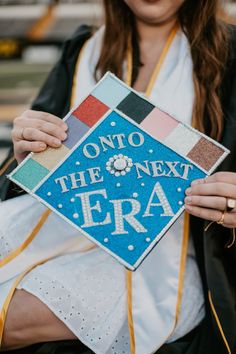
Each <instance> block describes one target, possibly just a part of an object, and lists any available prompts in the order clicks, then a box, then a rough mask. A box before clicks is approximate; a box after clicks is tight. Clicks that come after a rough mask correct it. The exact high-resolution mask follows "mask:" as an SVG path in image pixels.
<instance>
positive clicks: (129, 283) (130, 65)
mask: <svg viewBox="0 0 236 354" xmlns="http://www.w3.org/2000/svg"><path fill="white" fill-rule="evenodd" d="M178 28H179V27H178V26H177V25H176V26H174V28H173V29H172V31H171V32H170V34H169V37H168V39H167V41H166V44H165V46H164V48H163V51H162V53H161V56H160V58H159V60H158V62H157V64H156V67H155V69H154V71H153V74H152V76H151V79H150V81H149V83H148V86H147V89H146V92H145V96H146V97H149V96H150V95H151V92H152V89H153V86H154V84H155V82H156V80H157V78H158V75H159V73H160V71H161V68H162V65H163V63H164V61H165V58H166V56H167V54H168V52H169V49H170V47H171V44H172V43H173V40H174V38H175V36H176V33H177V31H178ZM132 71H133V62H132V46H131V40H129V45H128V51H127V74H126V84H127V85H129V86H131V82H132ZM184 228H185V226H184ZM187 244H188V242H187ZM186 253H187V251H186V250H185V257H182V259H183V258H184V259H186ZM182 256H183V255H182ZM183 268H185V261H183ZM126 272H127V274H126V288H127V307H128V310H127V311H128V327H129V335H130V354H135V352H136V350H135V331H134V323H133V315H132V271H130V270H126ZM183 272H184V269H181V274H182V273H183ZM180 278H181V279H183V278H184V276H183V275H182V276H181V277H180ZM181 286H183V280H182V281H181ZM179 297H180V299H179ZM181 297H182V289H181V291H179V294H178V301H177V304H178V305H177V307H178V308H177V309H176V318H177V317H178V316H177V313H178V314H179V309H180V305H181ZM176 321H177V320H176Z"/></svg>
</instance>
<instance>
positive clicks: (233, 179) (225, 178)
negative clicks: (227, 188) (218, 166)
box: [191, 172, 236, 186]
mask: <svg viewBox="0 0 236 354" xmlns="http://www.w3.org/2000/svg"><path fill="white" fill-rule="evenodd" d="M213 182H224V183H229V184H236V173H235V172H216V173H214V174H213V175H211V176H208V177H206V178H201V179H197V180H195V181H193V182H192V184H191V186H192V185H195V184H204V183H213Z"/></svg>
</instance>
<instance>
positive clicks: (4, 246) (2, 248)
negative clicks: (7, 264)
mask: <svg viewBox="0 0 236 354" xmlns="http://www.w3.org/2000/svg"><path fill="white" fill-rule="evenodd" d="M12 250H13V248H12V245H11V244H10V243H9V240H8V239H6V238H5V237H4V235H3V234H2V233H1V231H0V260H2V259H4V258H5V257H6V256H7V255H8V254H9V253H11V252H12Z"/></svg>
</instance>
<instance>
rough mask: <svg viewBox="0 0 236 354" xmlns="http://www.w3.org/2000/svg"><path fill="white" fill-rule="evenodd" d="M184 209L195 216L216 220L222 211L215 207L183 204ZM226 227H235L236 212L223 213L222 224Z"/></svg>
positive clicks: (220, 216)
mask: <svg viewBox="0 0 236 354" xmlns="http://www.w3.org/2000/svg"><path fill="white" fill-rule="evenodd" d="M185 209H186V211H187V212H188V213H189V214H191V215H194V216H197V217H199V218H201V219H204V220H209V221H215V222H218V221H219V220H220V219H221V218H222V211H219V210H215V209H208V208H202V207H197V206H192V205H188V204H186V205H185ZM225 225H227V227H236V213H232V214H230V213H225V216H224V226H225Z"/></svg>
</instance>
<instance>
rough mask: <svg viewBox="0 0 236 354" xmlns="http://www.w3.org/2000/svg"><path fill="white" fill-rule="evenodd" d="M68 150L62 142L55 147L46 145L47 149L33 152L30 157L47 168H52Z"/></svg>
mask: <svg viewBox="0 0 236 354" xmlns="http://www.w3.org/2000/svg"><path fill="white" fill-rule="evenodd" d="M69 151H70V150H69V149H68V148H67V147H66V146H65V145H63V144H62V145H61V146H60V147H59V148H57V149H53V148H50V147H48V148H47V150H45V151H43V152H40V153H38V154H34V155H33V157H32V159H33V160H34V161H36V162H38V163H39V164H40V165H42V166H44V167H45V168H47V169H48V170H52V169H53V168H54V167H55V166H56V165H57V164H58V163H59V162H60V161H61V160H62V159H63V158H64V157H65V156H66V155H67V154H68V152H69Z"/></svg>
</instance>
